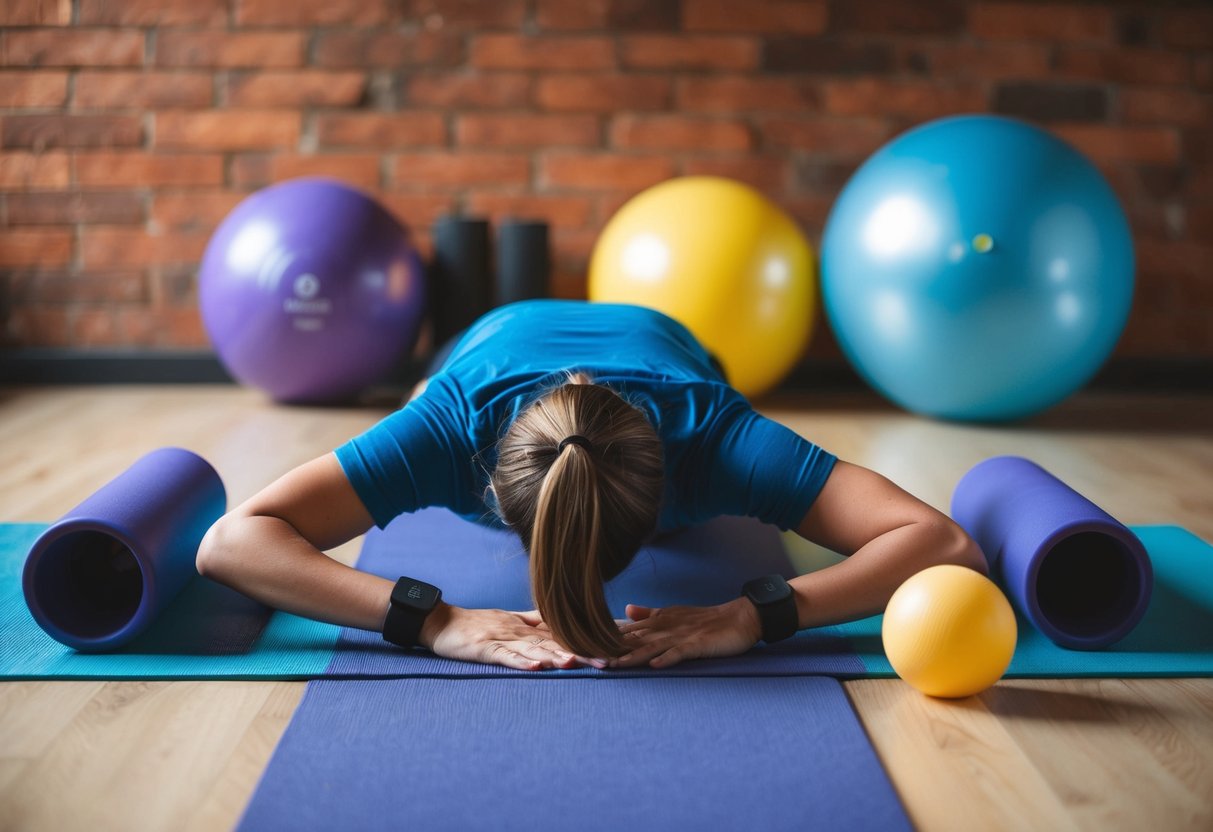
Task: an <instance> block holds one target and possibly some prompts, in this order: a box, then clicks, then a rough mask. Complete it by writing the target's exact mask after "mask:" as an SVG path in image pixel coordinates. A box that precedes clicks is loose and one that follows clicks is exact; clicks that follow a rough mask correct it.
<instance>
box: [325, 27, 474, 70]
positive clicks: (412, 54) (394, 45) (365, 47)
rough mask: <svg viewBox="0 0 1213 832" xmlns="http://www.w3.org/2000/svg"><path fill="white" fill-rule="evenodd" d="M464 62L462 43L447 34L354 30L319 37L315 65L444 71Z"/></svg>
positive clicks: (327, 33)
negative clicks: (447, 67)
mask: <svg viewBox="0 0 1213 832" xmlns="http://www.w3.org/2000/svg"><path fill="white" fill-rule="evenodd" d="M462 59H463V39H462V38H458V37H455V36H454V35H451V34H449V33H446V32H424V31H421V32H417V31H407V32H400V31H392V30H381V29H354V30H350V31H342V30H340V29H338V30H336V31H332V32H323V33H321V34H319V35H317V36H316V45H315V48H314V49H313V60H312V62H313V63H314V64H315V65H316V66H322V67H332V68H341V69H345V68H353V67H384V68H391V69H396V68H399V67H408V66H419V67H427V68H433V67H443V66H454V65H455V64H457V63H459V62H460V61H461V60H462Z"/></svg>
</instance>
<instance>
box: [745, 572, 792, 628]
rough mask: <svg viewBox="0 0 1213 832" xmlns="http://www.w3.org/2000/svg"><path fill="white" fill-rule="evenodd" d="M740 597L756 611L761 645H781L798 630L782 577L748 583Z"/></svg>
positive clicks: (789, 594) (789, 597) (789, 595)
mask: <svg viewBox="0 0 1213 832" xmlns="http://www.w3.org/2000/svg"><path fill="white" fill-rule="evenodd" d="M741 593H742V595H744V596H745V597H746V598H748V599H749V600H750V603H752V604H753V605H754V608H755V609H756V610H758V620H759V621H760V622H761V623H762V640H763V641H765V642H767V643H768V644H770V643H771V642H775V641H783V640H784V639H785V638H789V637H791V636H793V635H795V634H796V631H797V630H798V629H800V611H799V610H798V609H797V608H796V595H795V593H793V592H792V588H791V587H790V586H788V582H787V581H786V580H784V578H783V576H782V575H767V576H766V577H763V578H755V579H754V580H752V581H748V582H747V583H746V584H745V586H743V587H742V588H741Z"/></svg>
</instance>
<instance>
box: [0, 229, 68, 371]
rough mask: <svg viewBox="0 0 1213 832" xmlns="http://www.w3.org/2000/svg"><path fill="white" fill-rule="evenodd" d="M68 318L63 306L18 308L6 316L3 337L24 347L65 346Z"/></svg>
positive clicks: (0, 246)
mask: <svg viewBox="0 0 1213 832" xmlns="http://www.w3.org/2000/svg"><path fill="white" fill-rule="evenodd" d="M2 247H3V244H2V243H0V248H2ZM70 317H71V313H70V312H69V310H68V308H67V307H65V306H43V305H38V306H18V307H16V308H15V309H13V310H12V312H11V313H10V314H9V315H8V320H7V322H6V324H5V335H6V337H7V338H8V339H9V340H11V341H12V342H13V343H19V344H21V345H22V346H26V347H63V346H67V345H68V344H69V343H70V342H71V335H70V334H69V333H70V329H71V326H70V322H69V318H70Z"/></svg>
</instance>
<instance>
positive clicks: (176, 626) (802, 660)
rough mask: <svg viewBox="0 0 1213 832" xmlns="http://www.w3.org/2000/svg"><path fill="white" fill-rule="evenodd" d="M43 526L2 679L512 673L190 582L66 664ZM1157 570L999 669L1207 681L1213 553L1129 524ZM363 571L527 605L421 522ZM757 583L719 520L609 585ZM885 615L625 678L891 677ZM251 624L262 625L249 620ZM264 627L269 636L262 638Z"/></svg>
mask: <svg viewBox="0 0 1213 832" xmlns="http://www.w3.org/2000/svg"><path fill="white" fill-rule="evenodd" d="M45 528H46V527H45V526H44V525H37V524H21V525H0V626H3V632H4V634H5V637H4V639H3V640H0V678H27V679H44V678H69V679H70V678H76V679H80V678H91V679H129V678H140V679H174V678H189V679H224V678H235V679H309V678H322V677H326V676H341V677H354V678H359V677H361V678H375V677H394V676H427V675H428V676H494V677H500V676H511V675H513V676H519V675H531V674H528V673H527V672H526V671H514V670H508V669H506V668H503V667H498V666H494V665H481V664H474V663H465V662H454V661H449V660H446V659H439V658H437V657H435V656H433V655H431V654H428V653H425V652H417V653H413V654H408V653H404V652H403V651H400V650H397V649H396V648H394V647H390V646H389V645H387V644H385V643H383V641H382V639H380V638H379V637H378V636H377V635H376V634H374V633H368V632H364V631H361V630H348V629H347V630H342V629H341V628H339V627H335V626H332V625H328V624H319V623H316V622H312V621H308V620H306V619H303V618H298V617H296V616H293V615H288V614H285V613H274V614H273V615H272V616H270V617H269V618H268V622H267V621H266V619H265V610H264V608H261V607H259V605H256V604H253V603H252V602H250V601H248V600H247V599H244V598H243V597H241V596H239V595H238V594H236V593H231V592H230V591H228V590H225V589H223V588H222V587H219V586H217V585H215V584H213V583H211V582H209V581H206V580H204V579H201V578H198V579H196V580H195V581H194V582H193V583H192V584H191V585H190V586H189V587H187V589H186V590H185V591H184V592H183V594H182V595H181V596H180V597H179V598H178V599H177V600H176V601H174V602H173V604H172V605H170V607H169V608H168V610H167V611H166V613H165V614H164V615H163V616H162V617H161V618H160V619H158V620H157V622H156V623H155V624H154V625H153V626H152V627H151V629H149V630H148V631H146V632H145V633H143V634H142V635H141V636H140V637H139V638H138V639H136V640H135V641H134V642H133V643H131V644H129V645H127V646H126V647H125V648H124V649H123V650H122V651H120V652H117V653H108V654H82V653H76V652H75V651H73V650H71V649H70V648H68V647H65V646H63V645H61V644H59V643H58V642H56V641H54V640H53V639H51V638H50V637H49V636H47V635H46V634H45V633H44V632H42V630H41V629H39V628H38V626H37V624H36V623H35V622H34V620H33V619H32V617H31V616H30V614H29V611H28V610H27V609H26V607H25V603H24V601H23V599H22V595H21V583H20V574H21V565H22V563H23V560H24V557H25V553H26V552H27V551H28V550H29V547H30V545H32V543H33V541H34V539H35V538H37V536H38V535H39V534H40V533H41V532H42V531H43V530H44V529H45ZM1133 531H1134V532H1135V533H1136V534H1137V535H1138V536H1139V537H1140V538H1141V540H1142V543H1143V544H1144V545H1145V547H1146V549H1147V550H1148V551H1149V553H1150V557H1151V560H1152V561H1153V564H1154V574H1155V577H1154V580H1155V586H1154V594H1153V598H1152V601H1151V604H1150V607H1149V609H1148V610H1147V613H1146V615H1145V617H1144V618H1143V619H1142V621H1141V623H1140V624H1139V625H1138V627H1137V628H1136V629H1135V630H1134V632H1133V633H1131V634H1130V635H1129V636H1128V637H1127V638H1126V639H1124V640H1123V641H1121V642H1119V643H1118V644H1115V645H1113V646H1111V647H1110V648H1108V649H1105V650H1100V651H1093V652H1085V651H1074V650H1067V649H1064V648H1061V647H1058V646H1057V645H1055V644H1053V643H1052V642H1051V641H1049V640H1048V639H1047V638H1045V637H1044V636H1043V635H1042V634H1041V633H1040V632H1039V631H1037V630H1035V629H1034V628H1032V626H1031V625H1030V624H1029V623H1028V622H1027V621H1025V620H1022V619H1021V621H1020V637H1019V646H1018V648H1017V650H1016V653H1015V658H1014V659H1013V660H1012V662H1011V666H1010V669H1009V670H1008V672H1007V675H1008V676H1011V677H1032V676H1208V675H1213V546H1210V545H1209V544H1208V543H1206V542H1204V541H1202V540H1201V539H1200V538H1198V537H1196V536H1195V535H1193V534H1192V533H1191V532H1188V531H1185V530H1184V529H1180V528H1177V527H1174V526H1139V527H1135V528H1134V529H1133ZM359 565H360V567H362V568H364V569H367V570H368V571H371V572H377V573H379V574H382V575H384V576H387V577H395V576H397V575H400V574H409V575H413V576H415V577H419V578H425V579H427V580H431V581H433V582H434V583H437V584H438V585H439V586H442V587H443V590H444V593H445V594H446V596H447V597H448V598H449V599H450V600H451V601H452V602H453V603H457V604H469V605H480V606H494V607H502V608H506V609H511V608H512V609H529V608H530V607H531V603H530V599H529V597H528V591H527V584H526V561H525V558H524V557H523V555H522V552H521V549H520V547H519V545H518V542H517V540H516V539H514V538H512V537H511V536H510V535H509V534H506V533H504V532H498V531H494V530H491V529H486V528H483V527H480V526H476V525H474V524H470V523H466V522H465V521H462V520H460V519H458V518H457V517H455V516H453V515H451V514H449V513H448V512H444V511H440V510H427V511H422V512H418V513H416V514H413V515H404V516H402V517H399V518H397V520H396V521H394V522H393V523H392V524H391V525H390V526H389V527H388V528H387V529H386V530H385V531H378V530H374V531H372V532H371V533H369V534H368V536H367V540H366V544H365V546H364V548H363V552H362V555H361V559H360V561H359ZM767 572H782V573H783V574H785V575H790V574H794V570H793V568H792V566H791V564H790V562H789V560H788V558H787V554H786V552H785V551H784V546H783V537H782V536H781V535H780V534H779V533H778V532H777V531H776V530H775V529H773V528H770V527H765V526H762V525H761V524H757V523H755V522H753V521H748V520H742V519H737V518H721V519H719V520H717V521H713V522H712V523H710V524H707V525H705V526H702V527H699V528H696V529H689V530H687V531H685V532H682V533H679V534H678V535H675V536H671V537H667V538H665V539H663V540H659V541H657V543H656V544H655V545H654V546H652V547H650V548H649V549H648V550H646V551H645V552H642V553H641V554H639V555H638V556H637V558H636V560H635V562H633V564H632V565H631V566H630V567H629V568H628V569H627V570H626V571H625V572H624V574H622V575H620V577H619V578H617V579H616V581H614V582H612V584H611V585H610V588H609V589H610V592H609V598H610V600H611V603H612V608H613V610H614V612H615V614H616V615H617V616H620V617H622V612H623V610H622V606H623V604H625V603H628V602H636V603H642V604H650V605H656V606H667V605H669V604H670V603H705V604H706V603H716V602H718V601H723V600H726V599H728V598H732V597H736V593H737V592H738V591H739V589H740V586H741V582H742V581H743V580H744V579H745V578H746V577H750V576H753V575H759V574H765V573H767ZM880 621H881V619H880V617H879V616H875V617H872V618H868V619H864V620H862V621H857V622H852V623H850V624H845V625H839V626H834V627H824V628H820V629H816V630H809V631H805V632H802V633H800V634H799V635H797V636H796V637H795V638H792V639H789V640H787V641H784V642H780V643H779V644H775V645H771V646H769V647H759V648H756V649H755V650H753V651H751V652H750V653H749V654H747V655H745V656H737V657H732V658H728V659H712V660H705V661H697V662H688V663H685V664H683V665H678V666H675V667H673V668H670V669H669V670H663V671H653V670H648V669H643V668H642V669H637V670H631V671H626V672H627V673H631V674H634V675H657V674H658V673H661V674H668V675H681V676H686V675H739V676H758V675H794V674H806V673H814V674H823V675H831V676H838V677H840V678H856V677H886V676H892V675H893V672H892V668H891V667H890V666H889V664H888V661H887V660H886V659H885V657H884V653H883V651H882V650H881V646H880ZM258 622H261V623H258ZM262 624H264V626H262ZM544 673H545V674H546V675H551V676H556V675H562V676H606V675H610V676H619V675H622V674H621V672H620V671H600V670H595V669H592V668H586V669H581V670H558V671H544Z"/></svg>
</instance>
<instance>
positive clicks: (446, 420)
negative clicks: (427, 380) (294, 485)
mask: <svg viewBox="0 0 1213 832" xmlns="http://www.w3.org/2000/svg"><path fill="white" fill-rule="evenodd" d="M446 398H447V396H446V395H445V393H444V391H441V390H438V389H436V388H435V387H434V385H431V387H430V388H428V389H427V390H426V392H425V394H424V395H422V396H420V397H419V398H417V399H414V400H413V401H412V402H409V404H407V405H405V407H403V408H402V409H400V410H398V411H396V412H395V413H392V414H391V415H390V416H387V417H385V418H384V419H382V420H381V421H380V422H379V423H378V424H376V425H375V426H374V427H372V428H370V429H369V430H367V431H366V432H365V433H363V434H361V435H359V436H356V437H354V438H353V439H351V440H350V441H349V442H346V443H345V444H344V445H342V446H340V447H338V448H337V449H336V450H335V451H334V453H335V454H336V456H337V461H338V462H339V463H340V464H341V468H342V470H343V471H344V472H345V475H346V477H347V478H348V479H349V481H350V485H351V486H353V488H354V491H355V492H356V493H357V494H358V496H359V498H360V499H361V500H362V503H363V505H365V506H366V509H367V512H368V513H369V514H370V515H371V517H372V518H373V519H374V521H375V525H377V526H378V527H379V528H383V527H385V526H386V525H387V524H388V523H390V522H391V521H392V519H393V518H394V517H396V516H397V515H399V514H403V513H405V512H410V511H416V510H418V509H421V508H425V507H427V506H445V507H447V508H451V509H454V510H456V511H464V512H466V511H470V510H473V507H472V504H473V503H474V502H475V495H474V478H473V476H472V455H471V452H470V451H469V450H468V443H467V440H466V438H465V436H464V431H462V430H461V428H460V421H459V413H458V411H457V410H455V409H452V408H451V407H449V406H447V402H446V401H445V400H446Z"/></svg>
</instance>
